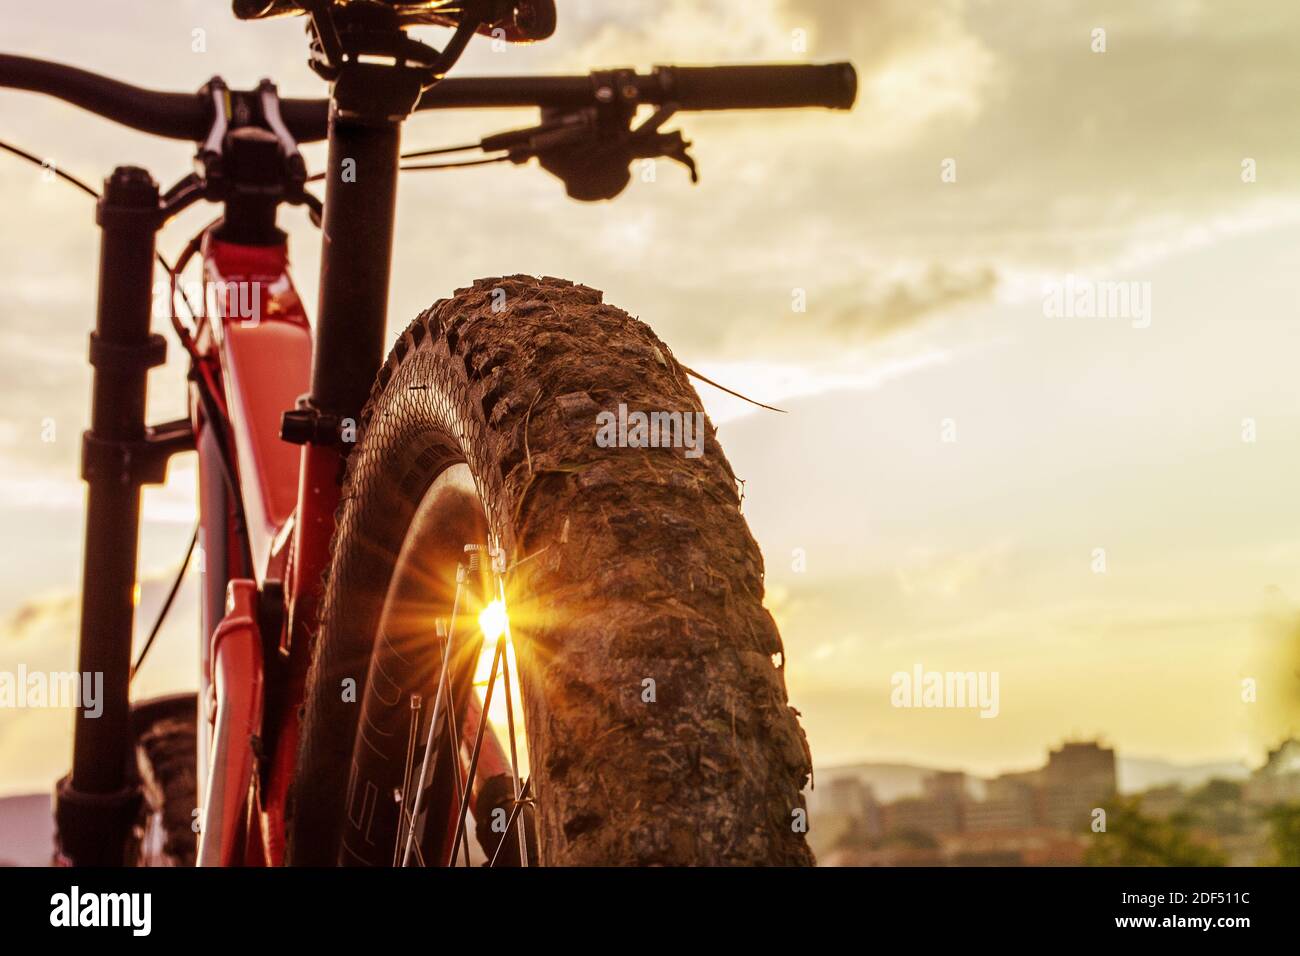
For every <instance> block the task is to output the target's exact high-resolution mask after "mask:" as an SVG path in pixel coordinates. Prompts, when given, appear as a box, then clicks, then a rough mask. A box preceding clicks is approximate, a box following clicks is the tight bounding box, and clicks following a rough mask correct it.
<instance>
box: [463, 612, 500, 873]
mask: <svg viewBox="0 0 1300 956" xmlns="http://www.w3.org/2000/svg"><path fill="white" fill-rule="evenodd" d="M504 655H505V644H504V643H503V641H502V639H501V637H498V638H497V646H496V650H495V651H494V652H493V654H492V672H491V673H490V674H489V675H488V684H487V691H486V692H485V693H484V694H483V714H482V716H481V717H480V718H479V722H478V731H477V732H476V733H475V734H474V751H473V753H472V754H471V755H470V758H469V773H468V774H466V777H467V779H466V780H465V789H464V790H463V791H461V795H460V809H459V810H458V811H457V814H456V817H457V820H459V825H458V829H457V831H456V842H455V843H454V844H453V845H452V848H451V856H452V859H455V858H456V852H457V851H458V850H459V849H460V843H461V834H462V833H464V825H465V813H466V811H467V810H468V809H469V795H470V791H472V790H473V788H474V775H475V774H476V773H477V772H478V758H479V753H480V752H481V751H482V749H483V734H484V732H485V731H486V730H487V726H488V716H487V715H488V708H489V707H490V706H491V705H492V688H493V686H494V685H495V684H496V681H497V667H498V665H499V664H500V663H501V658H502V657H503V656H504Z"/></svg>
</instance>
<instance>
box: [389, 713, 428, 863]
mask: <svg viewBox="0 0 1300 956" xmlns="http://www.w3.org/2000/svg"><path fill="white" fill-rule="evenodd" d="M423 703H424V701H423V698H422V697H421V696H420V695H419V694H412V695H411V727H410V730H409V731H408V733H407V737H406V766H405V768H404V769H403V771H402V790H401V795H400V800H399V805H398V814H399V815H398V818H397V839H396V840H395V841H394V843H393V866H397V861H398V855H399V852H400V850H401V847H402V827H403V825H404V824H405V822H406V818H407V812H406V802H407V798H408V797H409V796H410V793H411V769H412V767H413V766H414V764H415V742H416V740H417V739H418V738H419V735H420V710H421V707H422V705H423Z"/></svg>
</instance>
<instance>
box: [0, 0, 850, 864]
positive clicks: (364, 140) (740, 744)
mask: <svg viewBox="0 0 1300 956" xmlns="http://www.w3.org/2000/svg"><path fill="white" fill-rule="evenodd" d="M234 13H235V15H236V16H238V17H240V18H243V19H260V18H264V17H268V16H279V15H286V16H287V15H300V16H302V17H304V19H305V25H306V30H307V35H308V37H309V41H310V59H309V63H310V66H311V67H312V69H313V70H314V71H315V72H316V73H317V74H318V75H320V76H321V77H322V78H323V79H324V80H326V81H327V82H328V83H329V84H330V96H329V98H328V100H325V99H292V98H282V97H280V96H279V94H278V92H277V90H276V87H275V85H274V84H273V83H272V82H270V81H269V80H264V81H262V82H261V83H260V84H259V85H258V86H257V87H256V88H255V89H248V90H237V89H231V88H229V87H227V85H226V84H225V83H224V82H222V80H221V79H220V78H213V79H212V80H210V81H209V82H208V83H207V84H206V85H205V86H204V87H203V88H202V89H201V90H200V91H199V92H198V93H197V94H188V93H172V92H157V91H151V90H146V89H142V88H138V87H135V86H131V85H127V84H124V83H121V82H118V81H115V80H111V79H108V78H106V77H103V76H98V75H95V74H92V73H88V72H85V71H83V70H79V69H74V68H72V67H68V66H64V65H59V64H55V63H49V62H44V61H40V60H35V59H29V58H25V57H20V56H9V55H6V56H0V87H9V88H17V89H24V90H31V91H36V92H40V93H45V94H49V95H52V96H55V97H58V98H60V99H63V100H66V101H68V102H70V103H72V104H75V105H77V106H79V107H82V108H84V109H87V110H90V111H92V112H94V113H97V114H99V115H100V116H103V117H106V118H108V119H110V120H113V121H115V122H117V123H120V124H123V125H125V126H128V127H131V128H134V129H136V130H140V131H142V132H145V133H150V134H153V135H156V136H163V137H169V138H172V139H179V140H189V141H193V142H195V143H197V152H196V156H195V168H194V171H193V172H191V173H190V174H188V175H186V176H184V177H183V178H181V179H180V180H179V181H178V182H177V183H176V184H175V185H174V186H172V187H171V188H169V189H166V190H161V189H160V187H159V185H158V183H157V182H156V181H155V180H154V178H153V177H152V175H151V174H150V173H148V172H147V171H145V170H144V169H141V168H137V167H132V166H120V167H118V168H116V169H114V170H113V172H112V173H111V175H109V176H108V177H107V179H106V180H105V181H104V185H103V189H102V191H97V190H94V189H91V188H90V187H89V186H87V185H86V184H85V183H83V182H81V181H80V180H77V179H75V177H72V176H71V175H70V174H68V173H67V172H66V171H63V170H58V171H57V173H58V175H59V176H61V177H62V178H64V179H67V180H68V181H70V182H73V183H75V184H77V185H79V186H80V187H81V188H83V189H84V190H86V191H88V192H91V193H92V194H95V195H96V197H97V202H96V222H97V223H98V226H99V228H100V230H101V246H100V250H101V251H100V261H99V276H98V282H99V293H98V305H97V314H96V320H95V329H94V331H93V332H92V333H91V335H90V347H89V360H90V364H91V366H92V367H93V383H92V401H91V421H90V427H89V429H88V430H87V431H86V432H85V433H84V436H83V444H82V458H81V461H82V464H81V471H82V477H83V478H84V480H85V482H86V485H87V487H88V497H87V513H86V535H85V552H84V567H83V577H82V591H81V622H80V635H79V669H80V670H81V671H82V672H83V673H99V674H102V675H103V688H104V693H103V696H104V700H103V702H102V703H103V706H102V714H101V715H100V716H98V717H97V718H91V717H89V716H87V715H86V714H85V712H78V714H77V718H76V724H75V736H74V747H73V763H72V769H71V772H70V773H69V774H68V775H67V776H66V777H65V778H64V779H62V780H61V781H59V783H58V786H57V788H56V794H55V817H56V824H57V854H58V859H59V860H60V861H61V862H64V863H68V864H72V865H122V864H127V865H135V864H150V863H164V864H172V865H179V864H189V863H195V862H196V863H198V864H199V865H227V866H230V865H271V866H275V865H284V864H288V865H335V864H345V865H374V866H392V865H398V866H402V865H406V866H446V865H455V864H476V863H477V864H482V865H496V866H520V865H536V864H547V865H572V864H634V865H645V864H742V865H743V864H806V863H810V862H811V859H812V858H811V854H810V852H809V850H808V848H807V845H806V842H805V838H804V835H803V831H804V829H806V827H804V826H802V825H801V820H802V814H803V801H802V797H801V790H802V788H803V786H804V785H805V783H806V781H807V779H808V775H809V773H810V767H811V763H810V756H809V751H808V746H807V743H806V739H805V737H804V734H803V731H802V729H801V728H800V727H799V724H798V720H797V712H795V711H794V710H793V709H792V708H791V707H790V706H789V704H788V703H787V694H786V688H785V680H784V671H783V666H784V658H783V656H782V654H783V651H782V645H781V639H780V635H779V634H778V631H777V628H776V626H775V623H774V621H773V619H772V617H771V615H770V614H769V613H768V612H767V610H765V609H764V607H763V604H762V598H763V563H762V558H761V556H760V553H759V549H758V547H757V545H756V543H755V541H754V539H753V538H752V537H751V535H750V533H749V531H748V528H747V526H746V523H745V519H744V518H743V516H742V514H741V509H740V497H741V496H740V493H739V492H738V486H737V482H736V479H735V476H734V475H733V473H732V471H731V468H730V466H729V465H728V463H727V459H726V458H725V457H724V455H723V453H722V451H721V450H720V449H719V448H718V446H717V442H716V437H715V433H714V430H713V428H712V426H711V425H709V424H708V423H707V421H706V420H705V418H704V416H703V410H702V406H701V402H700V399H699V396H698V395H697V393H696V391H695V389H694V388H693V386H692V385H691V382H690V378H691V377H693V376H694V377H701V376H697V375H696V373H693V372H692V371H691V370H690V369H688V368H686V367H685V366H684V365H682V364H681V363H680V362H678V361H677V360H676V359H675V358H674V357H673V354H672V352H671V351H670V350H669V349H668V347H667V346H666V345H665V344H664V343H663V342H661V341H660V340H659V339H658V338H657V337H656V336H655V334H654V333H653V332H652V331H651V330H650V328H649V327H648V326H647V325H645V324H643V323H642V322H640V321H638V320H636V319H634V318H632V317H630V316H629V315H628V314H627V313H625V312H623V311H622V310H620V309H617V308H615V307H614V306H612V305H609V304H608V303H606V302H604V301H603V297H602V295H601V293H600V292H598V291H596V290H594V289H591V288H588V287H586V286H584V285H580V284H575V283H573V282H569V281H565V280H562V279H556V278H549V277H548V278H537V277H533V276H524V275H510V276H503V277H499V278H489V279H479V280H478V281H476V282H474V283H473V284H472V285H470V286H468V287H466V288H462V289H460V290H458V291H456V292H455V294H454V295H452V296H451V297H449V298H445V299H441V300H439V301H437V302H435V303H434V304H433V305H432V306H431V307H430V308H429V309H428V310H426V311H425V312H423V313H422V314H420V315H419V316H417V317H416V318H415V320H414V321H413V322H411V324H410V325H409V326H408V327H407V328H406V329H405V331H403V332H402V333H401V335H400V336H399V337H398V339H397V341H396V342H395V343H394V344H393V345H392V347H391V349H390V350H389V352H388V356H387V359H384V357H383V356H384V348H383V347H384V340H385V321H386V318H387V299H388V284H389V271H390V257H391V249H392V239H393V220H394V213H395V209H396V185H397V180H398V173H399V170H400V169H409V168H429V167H434V168H445V167H448V166H460V165H467V164H473V163H490V162H511V163H515V164H524V163H527V162H529V161H531V160H534V159H535V160H537V162H538V164H539V165H540V166H541V167H542V168H543V169H545V170H547V171H549V172H550V173H552V174H554V175H555V176H557V177H558V178H559V179H560V180H561V181H562V182H563V183H564V186H565V188H566V191H567V192H568V194H569V195H570V196H572V197H574V198H576V199H579V200H584V201H594V200H601V199H609V198H612V197H613V196H615V195H617V194H618V193H619V192H620V191H621V190H622V189H623V187H624V186H626V185H627V183H628V181H629V178H630V169H631V164H632V163H633V162H634V161H637V160H647V161H653V160H655V159H657V158H663V157H666V158H670V159H672V160H675V161H678V162H680V163H683V164H684V165H686V166H687V167H688V168H689V170H690V173H691V176H692V178H694V176H695V168H694V163H693V160H692V159H691V157H690V155H689V153H688V151H687V147H688V146H689V144H688V143H687V142H686V141H685V140H684V139H683V138H682V134H681V133H680V132H676V131H675V132H666V131H664V129H663V126H664V123H665V122H666V121H667V120H668V119H669V118H670V117H671V116H672V115H673V114H675V113H677V112H679V111H689V110H728V109H771V108H792V107H814V106H820V107H827V108H834V109H848V108H850V107H851V105H852V103H853V100H854V97H855V94H856V77H855V74H854V71H853V68H852V66H851V65H849V64H846V63H841V64H831V65H802V64H797V65H771V66H724V67H658V68H655V69H654V70H653V71H652V72H649V73H644V74H643V73H638V72H636V71H635V70H630V69H611V70H602V71H597V72H593V73H591V74H590V75H589V76H516V77H446V74H447V72H448V71H449V70H450V68H451V67H452V65H453V64H454V63H455V62H456V61H457V59H458V58H459V57H460V55H461V54H462V52H463V51H464V50H465V48H466V46H467V44H468V43H469V42H470V41H471V39H472V38H473V37H474V36H475V35H476V34H480V35H485V36H488V37H491V38H493V40H494V41H499V42H533V41H538V40H543V39H546V38H547V37H549V36H550V35H551V34H552V33H553V31H554V29H555V26H556V13H555V7H554V4H553V3H551V2H549V0H524V2H508V0H455V2H451V0H441V2H430V0H426V2H376V0H349V2H345V0H235V2H234ZM428 25H435V26H440V27H444V28H448V29H450V31H451V32H450V35H449V38H448V39H446V41H445V44H444V45H442V47H441V49H436V48H434V47H433V46H431V45H430V44H429V43H426V42H425V41H423V40H421V39H417V38H416V37H415V36H414V35H413V34H412V33H411V32H409V30H410V28H411V27H413V26H428ZM494 107H534V108H538V109H539V110H540V118H539V122H538V123H536V124H535V125H533V126H530V127H527V128H523V129H517V130H512V131H509V132H505V133H502V134H499V135H495V136H489V137H486V138H484V139H482V140H481V141H479V142H478V143H475V144H471V145H465V146H453V147H444V148H439V149H432V150H423V151H416V152H413V153H405V154H404V153H402V151H401V147H400V130H401V127H402V123H403V121H404V120H406V119H407V118H408V117H410V116H412V115H413V114H416V113H425V112H427V111H431V110H439V109H463V108H494ZM642 108H645V110H648V111H649V114H650V115H649V116H646V117H645V118H644V119H643V120H642V121H640V122H639V123H638V122H637V120H638V114H641V115H642V116H644V112H643V109H642ZM320 140H327V141H328V160H327V166H326V170H325V172H324V173H322V174H320V175H317V176H312V175H310V174H309V173H308V169H307V164H306V162H305V161H304V158H303V156H302V154H301V152H300V151H299V145H300V144H303V143H310V142H315V141H320ZM6 148H7V149H8V150H9V151H10V152H16V153H18V154H19V155H22V156H25V157H26V158H28V159H35V157H34V156H33V155H32V154H29V153H26V152H24V151H23V150H20V149H18V148H17V147H13V146H9V145H7V144H6ZM470 151H474V152H479V153H482V154H484V155H483V156H482V157H480V158H474V159H468V160H466V159H456V158H454V156H455V154H463V153H467V152H470ZM448 157H452V158H448ZM412 160H418V161H419V162H416V163H412V162H411V161H412ZM36 161H39V160H36ZM322 180H323V181H324V190H325V196H324V199H323V201H322V200H321V199H320V198H318V197H317V196H316V195H315V193H314V192H313V191H312V186H313V184H314V183H316V182H318V181H322ZM201 201H202V202H211V203H216V204H219V205H220V207H221V211H220V216H219V218H217V219H216V220H215V221H214V222H213V223H212V224H210V225H209V226H208V227H206V228H205V229H203V230H202V232H201V233H200V234H199V235H198V236H196V237H195V239H194V240H193V241H191V242H190V243H189V244H188V245H187V246H186V247H185V249H184V251H183V252H182V253H181V254H180V255H179V256H178V257H177V259H176V260H175V262H174V263H169V262H167V261H166V260H165V259H164V258H163V257H162V256H161V255H160V254H159V252H158V250H157V248H156V246H157V234H158V231H159V229H160V228H161V227H162V225H163V224H164V223H166V222H168V221H169V220H171V219H172V218H173V217H175V216H176V215H177V214H178V213H179V212H181V211H182V210H184V209H187V208H188V207H190V206H191V205H193V204H195V203H198V202H201ZM284 205H300V206H304V207H306V209H307V210H308V212H309V214H310V216H311V217H312V219H313V221H314V222H316V223H317V224H318V225H320V227H321V229H322V255H321V270H320V287H319V309H318V317H317V320H316V323H315V325H314V328H313V326H312V325H311V324H309V322H308V319H307V316H306V312H305V309H304V307H303V304H302V301H301V299H300V297H299V294H298V292H297V290H296V287H295V285H294V281H293V279H292V276H291V273H290V269H289V253H288V244H287V237H286V234H285V233H284V232H283V231H282V230H281V229H280V228H279V227H278V225H277V213H278V211H279V210H280V208H281V207H282V206H284ZM447 239H448V241H454V233H453V232H450V231H448V233H447ZM435 254H436V252H435ZM196 258H197V263H198V267H199V269H200V270H201V279H200V280H199V282H198V283H197V285H198V294H197V295H195V294H193V293H192V292H187V291H186V289H185V288H184V282H183V279H182V276H183V272H184V270H185V269H186V268H187V266H188V265H189V264H190V263H191V262H192V261H194V260H195V259H196ZM159 264H161V268H162V273H163V274H164V275H165V276H166V279H165V281H164V282H163V284H162V286H161V292H162V294H161V300H162V302H163V307H162V308H161V309H159V308H158V299H159V298H160V296H159V290H158V289H156V287H155V282H154V275H155V269H156V268H157V267H158V265H159ZM196 299H197V301H196ZM155 314H157V315H158V317H159V318H160V319H166V320H167V321H168V322H169V323H170V326H171V328H172V331H173V332H174V334H175V336H176V338H177V340H178V341H179V343H180V346H181V347H182V348H183V349H184V350H185V353H186V354H187V356H188V360H189V372H188V394H189V402H188V409H189V414H188V415H187V416H186V417H185V418H183V419H181V420H178V421H172V422H166V423H162V424H156V425H149V424H146V421H145V413H144V407H145V395H146V380H147V375H148V372H149V370H150V369H151V368H154V367H156V366H158V365H159V364H161V363H162V362H163V361H164V359H165V355H166V347H167V343H166V341H165V340H164V338H163V337H162V336H161V335H160V334H159V333H157V332H155V331H153V329H152V327H151V318H152V317H153V316H154V315H155ZM706 381H707V380H706ZM616 415H617V417H618V424H617V426H614V425H613V424H612V422H613V420H614V418H613V417H614V416H616ZM602 422H603V423H604V424H602ZM693 422H699V423H701V424H700V425H698V426H697V427H695V428H694V429H693V430H692V427H691V426H692V423H693ZM606 425H608V426H609V431H608V436H612V437H611V439H610V440H609V441H601V440H599V438H600V429H601V428H603V427H605V426H606ZM190 451H193V452H195V453H196V454H197V462H198V493H197V496H198V510H199V518H198V525H197V528H196V531H195V540H196V541H197V545H198V548H199V554H200V555H201V557H202V567H201V571H202V573H201V575H200V586H199V587H200V608H201V610H200V614H201V631H200V633H201V640H200V647H199V661H200V675H199V690H198V693H197V695H196V696H194V695H191V696H184V695H182V696H179V697H175V698H167V699H163V700H156V701H147V702H138V703H136V704H135V705H133V704H132V701H131V693H130V686H131V678H132V676H133V675H134V673H135V671H136V670H137V669H138V667H139V664H140V663H141V661H142V659H143V655H144V654H145V653H147V651H148V648H149V647H150V646H151V645H152V643H153V639H154V637H156V635H157V633H158V626H159V624H160V623H161V615H160V617H159V621H158V622H157V623H155V625H154V628H153V630H152V632H151V633H150V634H149V637H148V639H147V640H146V641H145V642H144V645H143V649H142V651H141V652H140V653H139V654H138V655H136V658H135V660H134V661H133V659H132V656H133V655H132V651H133V629H134V620H133V618H134V601H133V592H134V589H135V587H136V572H137V568H136V561H137V559H136V551H137V543H138V536H139V523H140V490H141V488H142V486H145V485H149V484H157V483H160V482H162V481H163V480H164V479H165V475H166V469H167V462H168V460H169V459H170V458H171V457H172V456H173V455H175V454H177V453H181V452H190ZM194 548H195V542H191V550H193V549H194ZM186 560H187V562H188V560H189V556H188V555H187V559H186ZM181 574H182V575H183V574H184V566H182V571H181ZM180 580H181V577H180V576H178V577H177V581H176V586H177V587H178V586H179V584H180ZM175 593H176V587H173V590H172V596H173V597H174V595H175ZM170 604H171V598H170V597H169V599H168V601H167V604H166V605H164V608H163V614H165V613H166V609H167V607H169V606H170Z"/></svg>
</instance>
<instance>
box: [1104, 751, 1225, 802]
mask: <svg viewBox="0 0 1300 956" xmlns="http://www.w3.org/2000/svg"><path fill="white" fill-rule="evenodd" d="M1118 773H1119V789H1120V792H1121V793H1140V792H1141V791H1143V790H1150V789H1151V788H1152V787H1164V786H1168V785H1169V784H1171V783H1172V784H1178V785H1179V786H1181V787H1183V788H1184V789H1188V790H1191V789H1195V788H1196V787H1199V786H1200V785H1201V784H1203V783H1206V782H1208V781H1210V780H1213V779H1214V778H1216V777H1218V778H1220V779H1223V780H1244V779H1246V777H1249V776H1250V768H1249V767H1247V766H1246V765H1245V764H1244V763H1240V762H1230V761H1224V762H1221V763H1196V764H1178V763H1170V762H1169V761H1167V760H1161V759H1159V758H1157V757H1120V758H1119V767H1118Z"/></svg>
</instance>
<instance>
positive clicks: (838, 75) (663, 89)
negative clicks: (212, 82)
mask: <svg viewBox="0 0 1300 956" xmlns="http://www.w3.org/2000/svg"><path fill="white" fill-rule="evenodd" d="M613 81H616V82H618V83H619V84H620V85H621V86H622V87H623V89H621V90H620V91H617V92H614V93H611V91H610V90H609V89H608V86H609V84H610V83H611V82H613ZM6 87H7V88H10V89H19V90H30V91H32V92H36V93H45V94H48V95H50V96H54V97H57V98H59V99H62V100H65V101H67V102H69V103H72V104H73V105H75V106H79V107H81V108H82V109H86V110H89V111H90V112H92V113H97V114H98V115H100V116H103V117H105V118H106V119H109V120H112V121H113V122H115V123H120V124H122V125H123V126H129V127H131V128H132V129H137V130H140V131H141V132H145V133H152V134H153V135H155V136H163V137H167V138H169V139H180V140H190V141H194V142H197V141H199V140H202V139H203V138H204V136H206V135H207V132H208V129H209V127H210V126H211V123H212V116H211V112H210V111H211V106H210V103H209V101H208V100H207V99H206V98H204V97H203V96H201V95H199V94H196V93H169V92H161V91H158V90H148V89H144V88H142V87H138V86H132V85H130V84H129V83H122V82H120V81H118V80H113V79H110V78H108V77H106V76H101V75H99V74H97V73H91V72H89V71H87V70H81V69H78V68H76V67H71V66H65V65H63V64H61V63H51V62H49V61H47V60H37V59H33V58H31V57H25V56H13V55H9V54H0V88H6ZM610 95H620V96H622V97H623V98H624V99H625V100H627V99H630V100H632V101H634V102H636V103H646V104H651V105H656V106H658V105H663V104H665V103H671V104H674V105H675V106H677V108H679V109H682V110H730V109H782V108H797V107H825V108H827V109H849V108H850V107H851V106H852V105H853V100H854V99H855V97H856V95H857V74H856V73H855V71H854V69H853V66H852V65H851V64H849V63H831V64H825V65H808V64H779V65H768V66H711V67H680V66H660V67H655V68H654V69H653V70H652V71H651V72H650V73H644V74H638V73H633V72H631V71H615V72H604V73H593V74H591V75H589V76H493V77H476V76H471V77H448V78H446V79H444V80H441V81H440V82H438V83H437V84H436V85H434V86H432V87H430V88H429V89H428V90H426V91H425V93H424V94H423V95H422V96H421V97H420V101H419V104H418V105H417V106H416V109H417V110H432V109H466V108H477V109H491V108H501V107H521V106H523V107H527V106H537V107H542V108H556V109H562V108H581V107H584V106H595V105H597V104H599V103H602V102H605V101H607V99H608V98H609V96H610ZM280 109H281V115H282V116H283V118H284V122H285V125H286V126H287V127H288V128H289V132H290V133H292V134H293V137H294V139H295V140H297V141H298V142H300V143H310V142H315V141H318V140H322V139H324V138H325V137H326V134H327V131H328V117H329V100H325V99H283V100H281V101H280Z"/></svg>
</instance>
